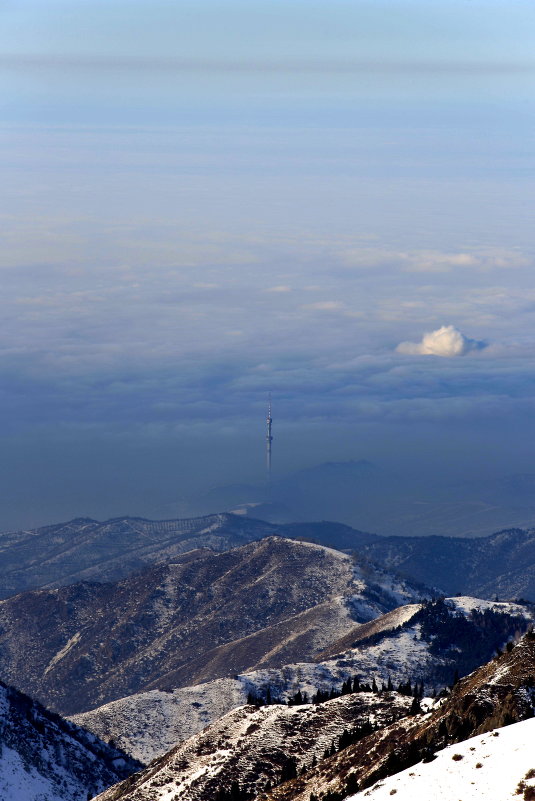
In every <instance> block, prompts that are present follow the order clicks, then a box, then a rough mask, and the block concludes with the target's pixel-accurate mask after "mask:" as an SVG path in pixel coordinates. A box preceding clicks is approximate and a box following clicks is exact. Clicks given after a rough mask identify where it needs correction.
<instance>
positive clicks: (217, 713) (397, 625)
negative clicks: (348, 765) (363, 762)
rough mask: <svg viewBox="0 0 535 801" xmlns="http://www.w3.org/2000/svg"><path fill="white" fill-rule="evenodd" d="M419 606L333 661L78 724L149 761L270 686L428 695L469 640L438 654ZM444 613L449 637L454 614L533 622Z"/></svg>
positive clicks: (285, 690) (137, 700)
mask: <svg viewBox="0 0 535 801" xmlns="http://www.w3.org/2000/svg"><path fill="white" fill-rule="evenodd" d="M421 609H422V606H421V604H409V605H407V606H403V607H400V608H398V609H396V610H394V611H392V612H389V613H387V614H386V615H384V616H382V617H380V618H378V619H376V620H374V621H373V622H370V623H367V624H364V625H362V626H360V627H359V626H356V627H355V628H353V630H352V636H351V638H350V639H349V640H348V639H347V637H344V638H343V642H344V643H345V644H346V645H347V642H351V641H352V640H354V639H355V638H362V639H361V640H360V642H357V644H356V647H354V648H351V649H349V650H347V651H345V652H344V653H343V654H341V655H340V656H338V657H336V658H331V659H326V660H322V661H320V662H299V663H294V664H289V665H286V666H284V667H282V668H277V669H275V668H271V669H265V670H254V671H249V672H247V673H242V674H238V675H237V676H236V677H234V678H227V679H217V680H215V681H211V682H206V683H203V684H198V685H194V686H190V687H183V688H177V689H175V690H173V691H172V692H162V691H160V690H153V691H151V692H148V693H140V694H137V695H130V696H127V697H125V698H121V699H119V700H117V701H113V702H112V703H109V704H106V705H105V706H102V707H99V708H97V709H95V710H92V711H90V712H86V713H83V714H80V715H76V716H75V717H73V720H74V721H76V723H78V724H79V725H81V726H84V727H85V728H88V729H89V730H90V731H93V732H95V734H98V736H99V737H101V738H102V739H104V740H109V739H113V740H114V741H115V742H116V743H117V744H118V745H120V746H121V748H124V749H125V751H127V752H128V753H130V754H132V755H133V756H134V757H136V758H137V759H140V760H141V761H142V762H145V763H148V762H150V761H152V760H153V759H155V758H156V757H158V756H160V755H162V754H164V753H165V752H166V751H168V750H169V749H170V748H172V747H173V746H174V745H176V744H177V743H179V742H181V741H183V740H186V739H187V738H188V737H191V736H192V735H193V734H196V733H197V732H199V731H201V729H203V728H204V727H205V726H207V725H208V724H209V723H212V722H214V721H215V720H217V719H218V718H219V717H221V716H222V715H223V714H225V713H227V712H229V711H230V710H231V709H234V708H235V707H237V706H240V705H241V704H245V702H246V700H247V695H248V693H249V692H253V693H254V694H255V695H260V696H265V694H266V691H267V688H268V687H269V688H270V692H271V696H272V698H280V699H281V700H286V699H287V698H288V697H289V696H291V695H293V694H295V693H296V692H297V691H298V690H300V691H301V692H306V693H307V694H308V696H309V698H311V697H312V696H313V694H314V693H315V692H316V691H317V690H318V689H321V690H323V691H325V690H326V691H330V689H331V687H335V688H336V689H340V687H341V685H342V683H343V682H344V681H346V680H347V679H348V678H353V677H354V676H355V675H358V676H359V678H360V680H361V681H365V682H370V683H371V682H372V681H373V679H374V678H375V679H376V680H377V682H378V683H379V684H381V683H385V684H386V683H387V682H388V679H390V680H391V681H392V682H393V684H394V686H397V685H398V684H399V683H400V682H406V681H407V679H408V678H410V679H411V680H412V681H413V682H414V681H418V682H422V681H423V682H424V684H425V685H426V689H427V691H428V692H430V691H431V690H432V689H433V688H434V687H436V688H439V687H441V686H443V685H444V684H448V683H451V681H452V680H453V677H454V673H455V669H456V667H457V663H458V659H459V648H460V647H462V645H463V642H464V640H463V641H462V642H460V643H456V642H455V640H454V639H451V640H448V647H451V650H448V649H446V650H444V649H442V650H441V649H439V648H438V647H436V643H437V639H438V635H437V634H433V633H432V634H430V635H429V637H428V638H427V639H425V638H423V637H422V633H423V632H422V626H424V628H425V624H422V623H418V622H417V623H414V625H412V624H411V620H412V618H414V616H415V615H416V614H417V613H418V612H419V611H420V610H421ZM441 609H442V607H441ZM447 609H448V610H449V612H450V613H451V614H449V615H448V617H447V619H446V620H445V622H443V621H440V620H439V623H438V624H437V630H438V631H440V627H441V626H442V627H444V628H445V629H446V627H447V631H448V637H449V638H452V637H453V634H452V631H451V619H452V618H451V616H452V615H453V616H455V615H459V616H462V617H464V618H465V619H468V620H469V619H471V617H470V616H471V613H472V612H473V611H474V610H478V611H481V612H484V611H485V610H487V611H489V610H490V611H493V612H495V613H496V615H497V616H498V617H497V618H496V619H497V620H498V622H499V620H500V616H502V615H503V616H504V625H508V623H507V621H515V620H516V619H517V618H518V619H522V618H525V619H526V620H529V619H530V613H529V612H527V611H526V610H525V608H524V607H522V606H519V605H515V604H506V603H493V602H490V601H480V600H478V599H475V598H454V599H448V601H447ZM509 616H510V617H509ZM484 625H488V621H484ZM515 627H516V623H515V622H511V623H510V625H509V636H511V635H512V634H513V633H514V631H515ZM461 631H462V633H463V636H466V631H468V635H469V636H472V630H471V629H467V630H465V629H463V628H462V627H461ZM477 633H478V631H477V629H474V630H473V635H474V638H475V636H476V635H477ZM497 636H498V641H497V642H496V643H495V645H503V644H504V642H505V640H506V639H508V636H507V634H504V635H501V634H500V633H499V632H498V635H497ZM433 638H434V639H433ZM500 638H501V639H500ZM433 643H434V646H435V647H433ZM495 645H493V644H492V642H491V644H490V646H489V647H488V649H487V652H486V653H484V655H483V656H482V658H481V661H482V662H483V661H486V659H488V658H490V656H492V653H493V648H494V647H495ZM478 664H479V663H478V662H477V660H476V661H474V663H473V664H472V665H470V666H469V669H472V668H474V667H477V666H478ZM466 672H468V671H466Z"/></svg>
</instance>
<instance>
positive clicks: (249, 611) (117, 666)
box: [0, 537, 426, 714]
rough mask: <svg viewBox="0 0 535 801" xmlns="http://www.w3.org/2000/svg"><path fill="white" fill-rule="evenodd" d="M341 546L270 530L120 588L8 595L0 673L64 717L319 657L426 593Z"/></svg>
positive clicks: (0, 610) (0, 632)
mask: <svg viewBox="0 0 535 801" xmlns="http://www.w3.org/2000/svg"><path fill="white" fill-rule="evenodd" d="M425 595H426V592H425V590H424V589H423V588H421V587H420V586H415V585H411V584H410V583H408V582H402V581H401V582H400V581H399V580H398V579H397V578H396V577H395V576H393V575H391V574H389V573H387V572H385V571H382V570H379V569H374V568H372V567H371V566H370V565H368V564H366V565H365V566H359V565H358V564H356V563H355V562H354V561H353V559H352V558H351V557H350V556H348V555H346V554H342V553H340V552H338V551H334V550H330V549H328V548H324V547H321V546H317V545H312V544H299V543H297V542H293V541H291V540H285V539H280V538H274V537H271V538H268V539H266V540H261V541H259V542H253V543H250V544H248V545H245V546H242V547H241V548H237V549H234V550H232V551H227V552H224V553H220V554H216V553H213V552H211V551H196V552H189V553H187V554H185V555H183V556H182V557H178V558H177V559H176V560H174V561H173V562H171V563H169V564H166V565H157V566H154V567H151V568H148V569H146V570H145V571H143V572H142V573H139V574H138V575H135V576H132V577H130V578H127V579H124V580H122V581H120V582H117V583H113V584H95V583H93V584H90V583H81V584H76V585H71V586H68V587H62V588H60V589H56V590H41V591H36V592H29V593H23V594H21V595H18V596H15V597H13V598H9V599H7V600H5V601H3V602H1V603H0V675H3V676H4V677H5V678H6V680H7V681H9V682H12V683H14V684H17V686H18V687H19V688H20V689H22V690H23V691H24V692H28V693H30V694H32V695H33V696H34V697H37V698H39V700H41V701H42V702H44V703H46V704H47V705H48V706H50V707H51V708H53V709H55V710H57V711H59V712H61V713H62V714H75V713H77V712H82V711H85V710H88V709H92V708H95V707H97V706H100V705H102V704H103V703H108V702H110V701H112V700H115V699H117V698H121V697H123V696H125V695H129V694H131V693H135V692H141V691H146V690H151V689H172V688H175V687H184V686H188V685H191V684H198V683H200V682H203V681H210V680H212V679H216V678H223V677H228V676H232V675H235V674H238V673H240V672H244V671H246V670H252V669H260V668H270V667H281V666H283V665H285V664H287V663H290V662H297V661H303V660H309V659H312V658H313V657H314V656H316V655H317V654H318V653H319V652H321V651H322V650H323V649H325V648H326V647H327V646H328V645H329V644H330V643H332V642H334V641H335V640H337V639H338V638H340V637H341V636H343V635H344V634H346V633H348V632H349V631H351V630H352V629H353V628H354V626H355V621H366V620H370V619H372V618H374V617H377V616H378V615H380V614H382V613H383V612H385V611H387V610H389V609H393V608H395V607H396V606H398V605H399V604H400V603H404V602H407V601H410V600H414V599H417V598H420V597H422V596H425Z"/></svg>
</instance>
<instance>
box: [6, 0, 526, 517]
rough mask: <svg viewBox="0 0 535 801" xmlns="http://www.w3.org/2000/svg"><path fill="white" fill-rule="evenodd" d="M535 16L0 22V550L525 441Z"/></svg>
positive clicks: (260, 5)
mask: <svg viewBox="0 0 535 801" xmlns="http://www.w3.org/2000/svg"><path fill="white" fill-rule="evenodd" d="M534 24H535V6H534V5H533V2H532V0H529V1H528V0H526V2H519V1H518V0H512V2H508V3H503V2H502V0H499V1H497V2H493V1H492V0H426V2H412V1H411V0H374V2H368V1H367V0H350V1H349V0H348V1H347V2H346V1H345V0H330V1H329V2H326V0H324V1H323V2H317V1H315V0H307V2H304V0H303V1H302V2H301V0H269V2H266V1H265V0H256V1H255V2H254V3H251V2H250V0H249V2H237V1H235V0H219V1H216V0H200V1H199V0H197V2H195V3H193V2H192V3H190V2H183V1H182V0H174V1H173V2H171V1H169V2H161V0H152V1H151V2H148V0H128V2H126V0H105V1H104V0H68V2H66V1H62V0H46V1H45V0H16V2H14V0H13V1H12V0H0V96H1V97H2V101H1V105H0V115H1V143H2V147H1V149H0V180H1V185H2V192H1V195H0V215H1V220H0V222H1V225H0V235H1V238H2V246H1V249H0V276H1V286H2V292H1V294H0V321H1V322H0V331H1V336H0V440H1V450H2V454H3V459H1V460H0V500H1V505H0V508H1V509H2V514H1V515H0V530H2V529H4V530H5V529H7V528H14V527H20V526H29V525H36V524H41V523H47V522H56V521H59V520H64V519H68V518H69V517H73V516H82V515H89V516H92V517H96V518H99V519H104V518H106V517H109V516H115V515H121V514H131V515H136V514H139V515H145V516H156V517H159V516H166V510H168V509H172V508H175V507H174V506H173V505H174V504H175V505H176V503H177V502H178V501H180V499H182V498H185V497H187V496H188V494H190V493H192V492H197V491H200V490H203V488H208V487H211V486H214V485H217V484H221V483H223V484H224V483H228V482H234V481H237V482H240V481H260V482H261V481H263V480H264V476H265V474H264V436H265V414H266V405H267V397H268V393H269V392H271V393H272V396H273V418H274V423H273V434H274V443H273V464H274V471H276V473H277V475H279V476H281V475H284V474H285V473H288V472H290V471H292V470H295V469H299V468H302V467H307V466H310V465H313V464H316V463H320V462H323V461H327V460H345V459H360V458H365V459H369V460H370V461H372V462H375V463H380V464H382V465H387V466H389V467H391V468H392V469H395V470H401V471H404V472H405V471H409V472H410V471H413V472H414V475H415V476H417V475H420V474H426V475H429V474H430V473H432V474H435V475H436V476H437V479H440V478H441V477H442V476H448V477H455V478H461V479H462V478H465V477H466V478H474V477H477V476H481V475H485V476H486V475H498V474H501V473H507V472H521V471H528V472H529V471H531V470H532V467H531V466H532V461H533V443H534V441H535V425H534V420H535V414H534V413H535V397H534V395H535V379H534V366H535V359H534V355H535V351H534V346H535V327H534V323H535V283H534V281H533V268H534V252H535V251H534V243H533V233H532V231H533V219H532V218H533V214H532V209H533V201H534V170H533V168H534V147H533V130H534V128H533V123H534V111H535V108H534V97H535V93H534V91H533V90H534V80H535V56H534V55H533V30H534Z"/></svg>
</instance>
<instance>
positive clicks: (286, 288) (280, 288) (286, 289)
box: [264, 284, 292, 292]
mask: <svg viewBox="0 0 535 801" xmlns="http://www.w3.org/2000/svg"><path fill="white" fill-rule="evenodd" d="M291 291H292V287H291V286H287V285H286V284H278V285H277V286H270V287H268V288H267V289H265V290H264V292H291Z"/></svg>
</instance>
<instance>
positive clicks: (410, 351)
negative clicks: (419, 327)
mask: <svg viewBox="0 0 535 801" xmlns="http://www.w3.org/2000/svg"><path fill="white" fill-rule="evenodd" d="M485 347H486V344H485V343H484V342H479V341H478V340H477V339H469V338H468V337H466V336H465V335H464V334H462V333H461V332H460V331H459V330H458V329H457V328H455V326H453V325H443V326H442V327H441V328H437V329H436V331H429V332H428V333H427V334H424V335H423V338H422V341H421V342H401V343H400V344H399V345H398V346H397V348H396V350H397V352H398V353H404V354H406V355H408V356H444V357H446V358H452V357H453V356H464V355H465V354H466V353H468V352H469V351H471V350H481V349H482V348H485Z"/></svg>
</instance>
